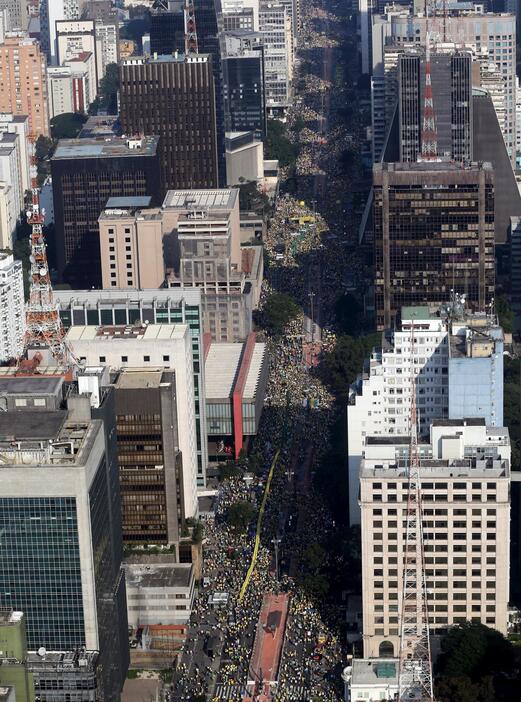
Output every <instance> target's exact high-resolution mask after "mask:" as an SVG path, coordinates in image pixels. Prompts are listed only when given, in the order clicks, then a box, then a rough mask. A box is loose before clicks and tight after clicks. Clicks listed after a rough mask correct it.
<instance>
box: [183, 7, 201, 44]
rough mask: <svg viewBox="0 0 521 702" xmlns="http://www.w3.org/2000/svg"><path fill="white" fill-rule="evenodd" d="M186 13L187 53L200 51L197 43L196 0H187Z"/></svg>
mask: <svg viewBox="0 0 521 702" xmlns="http://www.w3.org/2000/svg"><path fill="white" fill-rule="evenodd" d="M184 14H185V54H197V53H199V46H198V43H197V27H196V24H195V6H194V0H186V2H185V7H184Z"/></svg>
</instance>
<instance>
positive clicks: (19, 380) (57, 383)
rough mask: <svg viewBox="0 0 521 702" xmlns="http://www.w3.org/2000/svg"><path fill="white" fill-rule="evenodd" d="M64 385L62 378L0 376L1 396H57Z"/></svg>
mask: <svg viewBox="0 0 521 702" xmlns="http://www.w3.org/2000/svg"><path fill="white" fill-rule="evenodd" d="M62 385H63V378H62V377H61V376H50V377H49V376H47V377H46V376H39V377H37V376H28V377H26V376H7V377H6V376H4V377H2V376H0V395H27V394H35V395H41V394H45V395H56V394H57V393H58V392H59V390H60V388H61V386H62Z"/></svg>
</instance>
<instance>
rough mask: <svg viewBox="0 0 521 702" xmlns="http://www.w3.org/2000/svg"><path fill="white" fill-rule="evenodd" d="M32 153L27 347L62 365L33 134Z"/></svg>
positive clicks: (63, 353)
mask: <svg viewBox="0 0 521 702" xmlns="http://www.w3.org/2000/svg"><path fill="white" fill-rule="evenodd" d="M29 141H30V143H31V145H32V153H31V192H32V202H31V208H30V210H29V211H28V212H27V221H28V223H29V225H30V226H31V257H30V261H31V272H30V277H31V281H30V293H29V303H28V304H27V306H26V311H25V318H26V325H27V331H26V335H25V348H26V349H27V346H28V345H30V344H35V345H37V346H46V347H48V348H49V350H50V352H51V353H52V355H53V356H54V358H55V360H56V361H57V362H58V363H59V364H60V365H61V364H65V363H66V362H67V354H66V349H65V343H64V339H63V337H64V332H63V326H62V323H61V319H60V315H59V312H58V307H57V305H56V303H55V302H54V297H53V293H52V287H51V278H50V274H49V265H48V263H47V254H46V248H47V247H46V244H45V239H44V236H43V222H44V217H43V213H42V211H41V209H40V190H39V188H38V178H37V170H36V149H35V144H36V135H33V134H32V135H30V137H29Z"/></svg>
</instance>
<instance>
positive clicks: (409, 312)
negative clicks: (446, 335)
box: [401, 305, 437, 322]
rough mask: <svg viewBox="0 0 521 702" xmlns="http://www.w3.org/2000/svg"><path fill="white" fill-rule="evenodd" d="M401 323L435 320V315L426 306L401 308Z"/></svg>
mask: <svg viewBox="0 0 521 702" xmlns="http://www.w3.org/2000/svg"><path fill="white" fill-rule="evenodd" d="M401 317H402V322H404V321H405V322H407V321H410V320H414V319H437V315H436V314H435V313H434V311H433V310H431V309H429V307H427V306H426V305H425V306H423V305H419V306H417V307H402V312H401Z"/></svg>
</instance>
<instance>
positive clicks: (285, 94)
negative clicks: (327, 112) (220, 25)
mask: <svg viewBox="0 0 521 702" xmlns="http://www.w3.org/2000/svg"><path fill="white" fill-rule="evenodd" d="M259 31H260V33H261V35H262V42H263V45H264V85H265V95H266V109H267V111H268V114H270V115H271V116H273V117H277V116H281V115H284V113H285V112H286V110H287V108H288V107H289V105H290V104H291V100H292V97H293V85H292V83H293V63H294V43H293V34H292V25H291V17H290V16H289V13H288V10H287V7H286V6H285V5H283V4H282V3H277V2H275V3H271V2H263V3H262V4H261V7H260V11H259Z"/></svg>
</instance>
